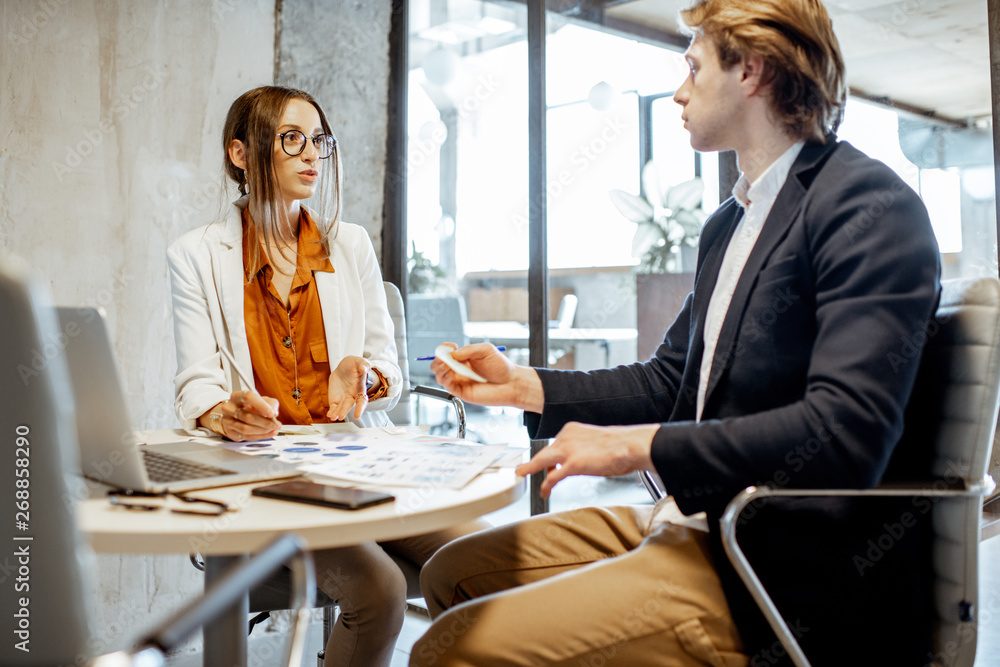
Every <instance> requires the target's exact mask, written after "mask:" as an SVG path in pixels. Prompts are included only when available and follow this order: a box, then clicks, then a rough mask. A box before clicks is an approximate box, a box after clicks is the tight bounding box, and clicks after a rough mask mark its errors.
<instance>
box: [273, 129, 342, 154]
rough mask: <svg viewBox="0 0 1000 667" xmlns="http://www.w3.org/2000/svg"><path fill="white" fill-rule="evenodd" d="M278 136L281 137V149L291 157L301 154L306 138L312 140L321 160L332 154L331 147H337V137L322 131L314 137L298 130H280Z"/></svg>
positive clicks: (304, 147)
mask: <svg viewBox="0 0 1000 667" xmlns="http://www.w3.org/2000/svg"><path fill="white" fill-rule="evenodd" d="M278 136H279V137H281V150H283V151H285V154H286V155H291V156H292V157H295V156H296V155H301V154H302V151H304V150H305V149H306V141H307V140H308V139H311V140H312V142H313V146H315V147H316V152H317V153H319V159H321V160H325V159H326V158H328V157H330V156H331V155H333V149H335V148H336V147H337V139H336V137H334V136H333V135H332V134H325V133H324V134H317V135H316V136H314V137H306V135H305V134H303V133H302V132H299V131H298V130H289V131H288V132H282V133H281V134H279V135H278Z"/></svg>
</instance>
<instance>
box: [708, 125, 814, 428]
mask: <svg viewBox="0 0 1000 667" xmlns="http://www.w3.org/2000/svg"><path fill="white" fill-rule="evenodd" d="M804 145H805V142H803V141H798V142H796V143H795V144H793V145H792V146H791V147H790V148H789V149H788V150H786V151H785V152H784V153H782V154H781V156H780V157H779V158H778V159H777V160H775V161H774V162H773V163H772V164H771V166H769V167H768V168H767V169H765V170H764V173H763V174H761V175H760V176H759V177H758V178H757V180H756V181H754V182H753V183H752V184H751V183H750V182H749V181H748V180H747V177H746V175H745V174H740V178H739V180H738V181H736V185H735V186H733V197H735V198H736V201H737V202H739V204H740V206H742V207H743V209H744V214H743V217H742V218H741V219H740V222H739V224H738V225H737V226H736V231H734V232H733V236H732V238H731V239H730V241H729V246H728V247H727V248H726V254H725V257H723V259H722V267H721V268H720V269H719V277H718V279H717V280H716V283H715V289H714V290H713V291H712V298H711V299H710V300H709V302H708V311H707V312H706V313H705V330H704V338H703V340H704V344H705V352H704V354H703V355H702V358H701V374H700V376H699V378H698V405H697V410H698V411H697V419H698V421H701V412H702V409H703V408H704V407H705V393H706V390H707V389H708V380H709V373H710V372H711V370H712V361H713V359H714V358H715V346H716V345H717V344H718V342H719V333H720V332H721V331H722V323H723V322H724V321H725V319H726V313H727V312H728V311H729V304H730V302H731V301H732V299H733V292H735V291H736V283H737V282H739V279H740V275H742V274H743V268H744V267H745V266H746V263H747V259H749V257H750V252H751V251H752V250H753V247H754V245H755V244H756V243H757V237H758V236H760V230H761V229H763V227H764V222H765V221H766V220H767V216H768V214H770V212H771V207H772V206H773V205H774V200H775V199H776V198H777V197H778V192H779V191H780V190H781V188H782V186H784V184H785V180H786V179H787V178H788V172H789V171H790V170H791V168H792V164H794V162H795V158H797V157H798V156H799V151H801V150H802V146H804Z"/></svg>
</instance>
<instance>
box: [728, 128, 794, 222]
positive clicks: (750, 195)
mask: <svg viewBox="0 0 1000 667" xmlns="http://www.w3.org/2000/svg"><path fill="white" fill-rule="evenodd" d="M805 143H806V142H805V141H803V140H801V139H800V140H799V141H796V142H795V143H794V144H792V145H791V146H790V147H789V148H788V150H786V151H785V152H784V153H782V154H781V155H780V156H779V157H778V159H777V160H775V161H774V162H772V163H771V164H770V166H768V168H767V169H765V170H764V173H763V174H761V175H760V176H758V177H757V180H756V181H754V182H753V183H751V182H750V180H749V179H748V178H747V177H746V174H743V173H741V174H740V178H739V180H737V181H736V185H734V186H733V197H735V198H736V201H737V202H739V204H740V206H742V207H743V208H744V209H745V208H747V207H749V206H750V202H764V201H768V200H772V199H774V198H775V197H777V196H778V192H779V191H780V190H781V187H782V186H783V185H784V184H785V181H786V180H787V179H788V172H789V171H791V169H792V165H793V164H795V159H796V158H797V157H798V156H799V152H801V151H802V147H803V146H805Z"/></svg>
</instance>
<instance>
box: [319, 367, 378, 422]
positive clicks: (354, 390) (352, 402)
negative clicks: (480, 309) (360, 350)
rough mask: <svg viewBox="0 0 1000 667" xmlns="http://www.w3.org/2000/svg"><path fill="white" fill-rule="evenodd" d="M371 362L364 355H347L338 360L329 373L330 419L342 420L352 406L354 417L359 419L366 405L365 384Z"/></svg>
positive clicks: (366, 390)
mask: <svg viewBox="0 0 1000 667" xmlns="http://www.w3.org/2000/svg"><path fill="white" fill-rule="evenodd" d="M371 369H372V365H371V362H370V361H368V360H367V359H365V358H364V357H353V356H347V357H344V358H343V359H341V360H340V363H339V364H337V368H335V369H334V370H333V372H332V373H330V387H329V397H330V409H329V411H327V413H326V416H327V418H329V419H330V421H342V420H343V419H345V418H346V417H347V414H348V413H349V412H350V411H351V408H354V418H355V419H360V418H361V415H362V414H364V411H365V408H366V407H368V389H367V387H366V386H365V384H366V381H367V380H368V373H369V372H371Z"/></svg>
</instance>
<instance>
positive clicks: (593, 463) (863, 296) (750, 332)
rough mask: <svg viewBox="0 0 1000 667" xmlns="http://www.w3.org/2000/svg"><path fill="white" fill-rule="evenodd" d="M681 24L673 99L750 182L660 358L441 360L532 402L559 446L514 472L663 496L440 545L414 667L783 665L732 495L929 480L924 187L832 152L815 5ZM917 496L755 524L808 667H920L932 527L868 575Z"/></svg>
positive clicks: (837, 104) (832, 54) (760, 512)
mask: <svg viewBox="0 0 1000 667" xmlns="http://www.w3.org/2000/svg"><path fill="white" fill-rule="evenodd" d="M681 17H682V19H683V21H684V23H685V25H686V26H687V27H688V28H689V30H690V31H691V33H692V34H693V39H692V42H691V45H690V48H689V49H688V51H687V54H686V57H687V60H688V63H689V64H690V74H689V76H688V78H687V80H686V81H685V82H684V84H683V86H681V88H680V89H679V90H678V91H677V93H676V95H675V101H676V102H677V103H678V104H680V106H681V107H682V109H683V110H682V118H683V120H684V124H685V127H686V128H687V129H688V131H689V132H690V134H691V144H692V146H693V147H694V148H695V149H697V150H701V151H711V150H727V149H733V150H735V151H736V154H737V156H738V160H739V166H740V169H741V171H742V175H741V177H740V179H739V182H738V183H737V185H736V186H735V188H734V190H733V198H731V199H729V200H728V201H726V202H724V203H723V204H722V205H721V206H720V207H719V209H718V210H717V211H716V212H715V213H714V214H713V216H712V217H711V218H710V219H709V220H708V221H707V222H706V224H705V227H704V230H703V234H702V238H701V245H700V249H699V258H698V270H697V274H696V276H697V277H696V281H695V286H694V291H693V293H692V294H691V295H690V296H689V297H688V299H687V301H686V302H685V304H684V307H683V309H682V310H681V312H680V314H679V315H678V316H677V319H676V320H675V321H674V323H673V324H672V325H671V326H670V328H669V329H668V331H667V332H666V335H665V337H664V340H663V343H662V344H661V346H660V347H659V349H658V350H657V351H656V354H655V356H654V357H653V358H652V359H650V360H648V361H646V362H643V363H636V364H632V365H629V366H620V367H618V368H615V369H609V370H600V371H593V372H587V373H584V372H572V371H548V370H535V369H531V368H525V367H517V366H513V365H512V364H510V363H509V362H508V361H507V360H506V359H505V358H504V357H503V356H502V355H501V354H499V353H498V352H497V351H496V350H495V349H494V348H493V347H492V346H489V345H471V346H467V347H465V348H462V349H460V350H456V351H455V352H454V354H453V356H454V358H455V359H457V360H459V361H460V362H464V363H467V364H469V365H470V366H471V367H472V368H473V369H474V370H476V371H477V372H479V373H480V374H481V375H482V376H484V377H485V378H486V379H487V380H488V383H486V384H479V383H475V382H472V381H470V380H468V379H466V378H463V377H460V376H458V375H457V374H455V373H454V372H452V371H451V370H449V369H448V368H447V367H446V366H445V365H444V364H443V363H441V362H440V361H435V362H434V363H433V364H432V368H433V369H434V371H435V373H436V375H437V379H438V381H439V382H440V383H441V384H442V385H444V386H445V387H446V388H447V389H448V390H449V391H451V392H453V393H455V394H457V395H458V396H460V397H461V398H463V399H465V400H469V401H472V402H476V403H482V404H487V405H513V406H516V407H520V408H522V409H524V410H525V411H526V422H527V425H528V430H529V432H530V434H531V435H532V437H533V438H549V437H553V436H555V440H554V441H553V442H552V443H551V444H550V445H549V446H548V447H546V448H545V449H543V450H542V451H541V452H539V453H538V454H537V455H536V456H535V457H534V458H533V459H532V460H531V461H530V462H529V463H527V464H524V465H522V466H521V467H520V468H519V470H518V472H519V473H520V474H534V473H538V472H540V471H543V470H547V471H548V476H547V479H546V481H545V483H544V484H543V486H542V493H543V495H547V494H548V493H549V492H550V491H551V489H552V487H553V486H554V485H555V484H556V483H558V482H559V481H560V480H562V479H564V478H565V477H567V476H568V475H578V474H586V475H618V474H623V473H627V472H630V471H635V470H641V469H644V468H647V469H654V470H655V471H656V472H657V473H658V474H659V476H660V477H661V478H662V480H663V481H664V483H665V486H666V490H667V491H668V493H670V494H671V496H672V499H670V500H668V501H667V502H662V503H660V504H659V505H658V506H657V508H655V510H654V509H653V508H649V507H618V508H584V509H581V510H575V511H571V512H566V513H561V514H556V515H547V516H541V517H535V518H533V519H530V520H527V521H523V522H520V523H517V524H514V525H511V526H504V527H499V528H495V529H493V530H490V531H486V532H484V533H479V534H476V535H471V536H468V537H465V538H462V539H460V540H458V541H456V542H454V543H452V544H451V545H449V546H446V547H445V548H444V549H442V550H441V551H440V552H439V553H438V554H437V555H436V556H435V557H434V558H433V559H432V560H431V562H430V564H428V565H427V566H426V568H425V570H424V575H423V587H424V593H425V595H426V597H427V601H428V604H429V605H430V608H431V611H432V614H433V615H434V616H435V617H436V620H435V622H434V623H433V624H432V626H431V627H430V629H429V630H428V632H427V634H426V635H425V636H424V637H423V638H422V639H421V640H420V641H419V642H418V643H417V644H416V645H415V646H414V649H413V652H412V654H411V664H414V665H542V664H545V665H604V664H620V665H702V664H710V665H746V664H748V662H752V663H753V664H759V665H766V664H777V663H778V662H779V661H780V660H781V658H782V657H783V656H784V650H783V649H782V648H781V646H780V644H778V643H777V642H776V640H775V638H774V635H773V634H772V633H771V632H770V629H769V628H768V626H767V625H766V622H765V621H764V619H763V617H762V616H761V615H760V612H759V611H758V610H757V608H756V605H755V604H754V603H753V601H752V600H751V599H750V597H749V595H748V594H747V592H746V590H745V587H744V586H743V584H742V582H741V581H740V580H739V579H738V577H737V576H736V574H735V572H734V571H733V570H732V568H731V567H730V565H729V563H728V560H727V558H726V556H725V555H724V552H723V550H722V548H721V542H720V539H719V535H718V527H717V519H718V517H719V516H720V515H721V513H722V511H723V509H724V508H725V506H726V504H727V502H728V501H729V500H730V499H731V498H732V497H733V496H734V495H736V493H737V492H739V491H740V490H742V489H743V488H745V487H747V486H751V485H754V484H762V483H766V484H774V485H779V486H786V487H789V488H794V487H800V488H801V487H806V488H808V487H813V488H816V487H832V488H844V487H848V488H864V487H871V486H873V485H876V484H878V483H880V482H881V481H883V480H885V479H887V478H896V477H906V476H913V475H917V474H920V472H922V471H926V470H927V469H928V468H927V467H926V461H923V460H922V458H921V457H922V451H917V450H919V449H920V448H919V447H917V448H913V447H911V446H910V443H909V442H908V441H907V442H906V443H905V444H906V445H907V446H904V447H899V448H897V447H896V445H897V443H899V442H900V437H901V432H902V425H903V413H904V408H905V405H906V403H907V400H908V398H909V395H910V391H911V389H912V386H913V382H914V377H915V374H916V366H917V363H916V357H915V355H914V354H913V349H914V346H916V348H919V343H920V342H921V341H923V340H924V337H923V332H924V331H925V329H926V327H927V324H928V321H929V318H930V317H931V316H932V314H933V312H934V308H935V305H936V303H937V298H938V292H939V261H938V251H937V245H936V243H935V240H934V235H933V233H932V231H931V227H930V223H929V221H928V218H927V213H926V210H925V209H924V207H923V205H922V204H921V202H920V200H919V199H918V197H917V196H916V194H915V193H914V192H913V191H912V190H910V189H909V188H908V187H906V186H905V185H904V184H903V183H902V182H901V181H900V179H899V178H898V177H897V176H896V175H895V174H894V173H892V172H891V171H890V170H889V169H888V168H887V167H885V166H884V165H882V164H881V163H879V162H876V161H874V160H871V159H870V158H868V157H866V156H865V155H863V154H862V153H860V152H859V151H857V150H856V149H854V148H853V147H852V146H850V145H848V144H846V143H842V142H839V141H838V140H837V139H836V137H835V136H834V135H833V133H832V132H833V131H834V130H835V129H836V127H837V125H838V124H839V119H840V116H841V111H842V108H843V102H844V99H845V86H844V73H843V61H842V58H841V55H840V51H839V46H838V45H837V41H836V38H835V36H834V34H833V30H832V26H831V23H830V19H829V17H828V15H827V13H826V11H825V9H824V7H823V6H822V4H821V3H820V2H819V0H707V1H704V2H701V3H699V4H697V5H696V6H694V7H693V8H691V9H689V10H686V11H684V12H682V14H681ZM904 352H908V354H905V356H904ZM904 358H905V359H908V360H910V361H905V362H900V359H904ZM890 459H891V464H890ZM901 502H903V503H904V504H900V502H897V501H879V502H878V503H872V502H869V503H867V504H859V503H858V501H844V500H829V499H820V500H815V499H812V500H794V501H781V502H779V501H773V502H770V503H768V504H766V505H761V506H756V507H752V508H750V509H749V510H748V511H747V512H746V513H745V514H744V523H743V526H742V527H741V529H740V532H739V537H740V541H741V545H743V547H744V549H745V551H746V552H747V555H748V557H749V558H750V560H751V563H753V564H754V566H755V568H757V570H758V574H759V575H760V577H761V579H762V581H763V582H764V584H765V585H766V586H767V587H768V590H769V591H770V592H771V594H772V596H773V598H774V599H775V602H776V603H777V605H778V607H779V608H780V609H781V611H782V613H783V614H784V617H785V618H786V620H787V621H788V623H789V625H790V627H791V629H792V631H793V632H795V633H796V634H797V635H798V636H799V637H800V640H801V642H802V646H803V648H804V650H805V652H806V654H807V655H808V657H809V658H810V660H812V661H813V664H814V665H819V664H831V665H834V664H835V665H845V664H851V665H890V664H891V665H918V664H919V665H922V664H924V663H925V662H926V656H927V650H928V646H929V634H930V630H929V624H928V617H929V615H930V612H929V609H928V596H927V592H926V591H924V590H923V589H921V587H920V584H919V582H920V581H921V572H922V568H923V567H924V565H923V559H922V555H923V554H922V550H921V548H920V545H921V539H922V534H923V529H924V524H923V523H922V522H923V521H925V519H926V517H921V518H920V521H921V523H917V524H916V525H911V526H908V527H907V528H906V529H905V530H900V531H895V532H894V533H893V535H892V537H893V539H892V546H891V547H890V548H887V549H881V550H880V553H879V554H878V556H877V558H874V557H870V556H873V555H872V554H870V545H871V544H873V543H874V544H878V543H879V542H878V540H879V538H880V537H882V535H883V533H884V532H885V530H886V529H885V526H887V525H889V526H892V525H896V524H898V523H899V517H900V516H901V514H902V513H903V512H905V511H906V508H907V506H906V504H905V503H906V501H901ZM702 513H705V514H704V515H703V514H702ZM706 515H707V522H705V521H704V519H705V518H706ZM911 515H912V513H911ZM699 517H700V518H701V519H702V521H699ZM706 530H707V531H708V532H706ZM882 544H886V542H885V540H883V541H882ZM866 554H867V556H866ZM859 557H860V560H859ZM866 558H867V559H866ZM925 580H926V579H925ZM901 647H906V648H901Z"/></svg>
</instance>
